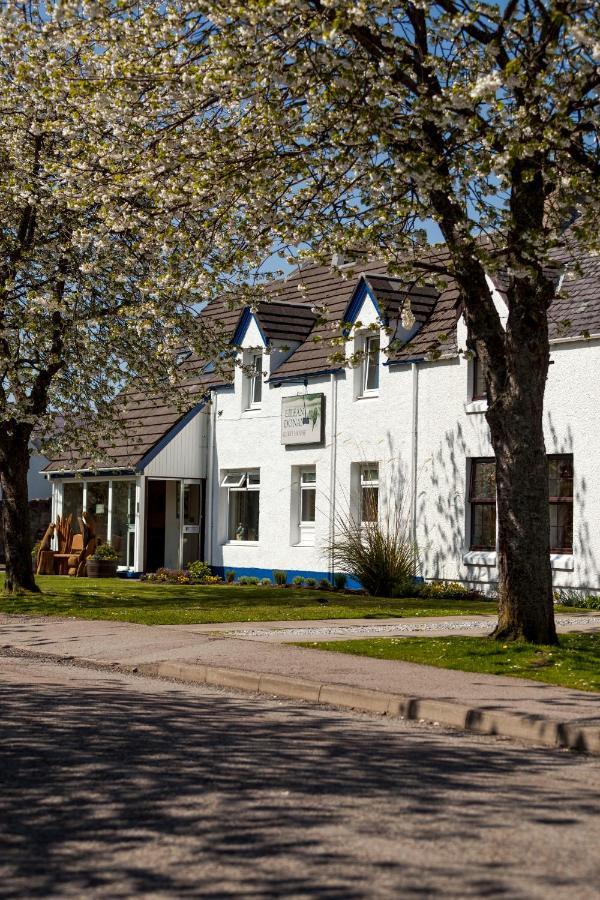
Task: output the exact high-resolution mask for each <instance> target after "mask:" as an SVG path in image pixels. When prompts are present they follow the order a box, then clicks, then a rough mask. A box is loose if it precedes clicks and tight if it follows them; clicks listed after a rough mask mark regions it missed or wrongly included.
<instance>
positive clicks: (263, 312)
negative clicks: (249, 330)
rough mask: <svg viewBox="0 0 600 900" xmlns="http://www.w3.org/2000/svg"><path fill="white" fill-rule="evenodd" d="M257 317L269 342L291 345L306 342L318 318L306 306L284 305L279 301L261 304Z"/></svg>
mask: <svg viewBox="0 0 600 900" xmlns="http://www.w3.org/2000/svg"><path fill="white" fill-rule="evenodd" d="M256 317H257V319H258V322H259V325H260V327H261V328H262V330H263V332H264V334H265V336H266V337H267V339H268V340H269V341H289V342H290V344H299V343H302V341H305V340H306V339H307V337H308V336H309V334H310V333H311V331H312V330H313V328H314V325H315V321H316V318H317V317H316V315H315V313H314V312H313V311H312V310H311V308H310V306H308V305H306V304H300V303H284V302H281V301H279V300H274V301H273V302H271V303H259V304H258V306H257V309H256Z"/></svg>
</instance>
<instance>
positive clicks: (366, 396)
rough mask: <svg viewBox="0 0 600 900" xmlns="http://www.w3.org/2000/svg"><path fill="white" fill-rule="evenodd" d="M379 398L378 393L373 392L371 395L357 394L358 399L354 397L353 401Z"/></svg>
mask: <svg viewBox="0 0 600 900" xmlns="http://www.w3.org/2000/svg"><path fill="white" fill-rule="evenodd" d="M378 397H379V391H373V393H372V394H371V393H369V394H359V395H358V397H355V398H354V399H355V400H377V399H378Z"/></svg>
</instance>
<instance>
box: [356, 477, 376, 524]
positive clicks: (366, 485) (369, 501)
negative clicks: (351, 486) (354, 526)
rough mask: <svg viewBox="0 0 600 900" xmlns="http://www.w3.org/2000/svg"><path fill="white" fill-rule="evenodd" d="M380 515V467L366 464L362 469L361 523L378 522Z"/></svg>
mask: <svg viewBox="0 0 600 900" xmlns="http://www.w3.org/2000/svg"><path fill="white" fill-rule="evenodd" d="M378 515H379V466H378V465H377V463H366V464H365V465H363V466H361V468H360V521H361V522H376V521H377V517H378Z"/></svg>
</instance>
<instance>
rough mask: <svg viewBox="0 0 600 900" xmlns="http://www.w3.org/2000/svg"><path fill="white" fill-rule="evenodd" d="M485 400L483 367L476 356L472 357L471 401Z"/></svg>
mask: <svg viewBox="0 0 600 900" xmlns="http://www.w3.org/2000/svg"><path fill="white" fill-rule="evenodd" d="M486 398H487V387H486V384H485V376H484V374H483V366H482V365H481V360H479V359H478V358H477V357H476V356H474V357H473V390H472V392H471V400H485V399H486Z"/></svg>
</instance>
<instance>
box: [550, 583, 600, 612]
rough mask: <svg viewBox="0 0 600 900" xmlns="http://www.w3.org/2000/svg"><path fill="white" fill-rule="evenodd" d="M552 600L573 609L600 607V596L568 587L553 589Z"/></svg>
mask: <svg viewBox="0 0 600 900" xmlns="http://www.w3.org/2000/svg"><path fill="white" fill-rule="evenodd" d="M554 602H555V603H558V604H561V605H562V606H571V607H573V608H575V609H600V596H598V595H594V594H586V593H585V591H576V590H572V589H569V588H560V589H559V590H557V591H554Z"/></svg>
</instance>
